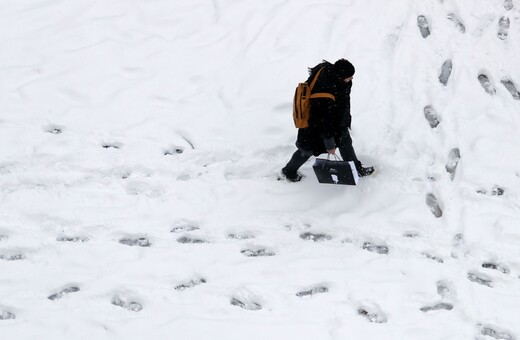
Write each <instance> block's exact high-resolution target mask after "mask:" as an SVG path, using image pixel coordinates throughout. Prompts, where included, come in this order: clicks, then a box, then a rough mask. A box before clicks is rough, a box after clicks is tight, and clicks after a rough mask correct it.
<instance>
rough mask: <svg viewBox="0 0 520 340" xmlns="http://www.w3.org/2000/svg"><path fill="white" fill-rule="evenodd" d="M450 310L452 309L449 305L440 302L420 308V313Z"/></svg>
mask: <svg viewBox="0 0 520 340" xmlns="http://www.w3.org/2000/svg"><path fill="white" fill-rule="evenodd" d="M452 309H453V305H452V304H451V303H446V302H440V303H437V304H435V305H431V306H424V307H421V308H420V310H421V312H424V313H427V312H432V311H438V310H452Z"/></svg>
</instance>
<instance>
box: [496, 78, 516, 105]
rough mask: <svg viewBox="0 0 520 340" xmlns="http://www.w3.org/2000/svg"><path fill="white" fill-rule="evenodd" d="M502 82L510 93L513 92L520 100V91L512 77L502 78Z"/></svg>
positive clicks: (514, 96)
mask: <svg viewBox="0 0 520 340" xmlns="http://www.w3.org/2000/svg"><path fill="white" fill-rule="evenodd" d="M500 82H501V83H502V85H504V86H505V87H506V89H507V90H508V91H509V93H511V95H512V96H513V98H514V99H516V100H520V92H518V90H517V89H516V86H515V84H514V83H513V81H512V80H511V79H502V80H501V81H500Z"/></svg>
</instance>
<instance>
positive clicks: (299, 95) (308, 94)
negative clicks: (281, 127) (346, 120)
mask: <svg viewBox="0 0 520 340" xmlns="http://www.w3.org/2000/svg"><path fill="white" fill-rule="evenodd" d="M322 70H323V67H322V68H321V69H320V70H319V71H318V72H317V73H316V76H314V79H313V80H312V82H311V84H310V85H309V84H307V82H305V83H299V84H298V87H297V88H296V92H295V93H294V102H293V119H294V125H295V126H296V128H298V129H305V128H307V127H309V116H310V112H311V99H313V98H329V99H332V100H336V97H335V96H334V95H333V94H331V93H325V92H319V93H312V89H313V88H314V85H315V84H316V81H317V80H318V77H319V76H320V73H321V71H322Z"/></svg>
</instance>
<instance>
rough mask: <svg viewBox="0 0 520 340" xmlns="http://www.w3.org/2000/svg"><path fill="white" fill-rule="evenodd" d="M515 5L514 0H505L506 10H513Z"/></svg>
mask: <svg viewBox="0 0 520 340" xmlns="http://www.w3.org/2000/svg"><path fill="white" fill-rule="evenodd" d="M513 7H514V5H513V0H504V8H505V9H506V11H510V10H512V9H513Z"/></svg>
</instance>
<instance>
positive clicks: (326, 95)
mask: <svg viewBox="0 0 520 340" xmlns="http://www.w3.org/2000/svg"><path fill="white" fill-rule="evenodd" d="M324 68H325V66H324V67H322V68H320V69H319V71H318V72H317V73H316V75H315V76H314V79H312V82H311V85H310V86H309V88H310V90H311V92H312V89H313V88H314V85H315V84H316V81H317V80H318V77H319V76H320V73H321V71H323V69H324ZM309 98H329V99H332V100H334V101H335V100H336V96H334V95H333V94H332V93H326V92H320V93H314V94H311V96H310V97H309Z"/></svg>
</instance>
